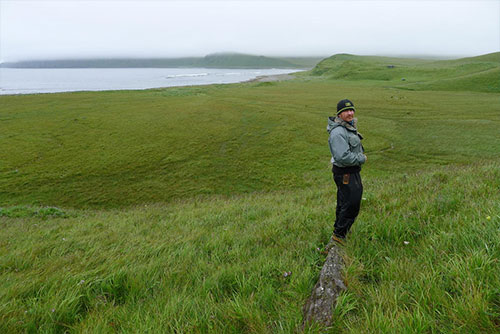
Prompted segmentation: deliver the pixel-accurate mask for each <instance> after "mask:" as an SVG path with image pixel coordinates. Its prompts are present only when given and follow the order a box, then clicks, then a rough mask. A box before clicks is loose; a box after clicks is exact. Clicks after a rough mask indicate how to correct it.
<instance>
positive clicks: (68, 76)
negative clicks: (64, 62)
mask: <svg viewBox="0 0 500 334" xmlns="http://www.w3.org/2000/svg"><path fill="white" fill-rule="evenodd" d="M0 70H2V72H4V71H3V70H5V69H0ZM7 71H8V72H10V73H8V74H9V75H10V78H9V77H8V76H6V74H7V73H2V82H1V83H0V84H1V87H0V96H11V95H31V94H51V93H66V92H89V91H115V90H147V89H161V88H169V87H183V86H204V85H211V84H232V83H245V82H270V81H284V80H290V79H293V78H294V77H295V76H293V75H291V74H293V73H297V72H300V71H301V70H292V69H251V70H249V69H236V70H235V69H205V68H195V69H193V68H190V69H69V70H68V69H36V70H30V69H12V71H11V70H10V69H7ZM123 71H127V72H126V73H123ZM23 72H24V73H23ZM128 72H129V73H128ZM96 78H99V80H96ZM103 82H104V83H105V84H102V83H103Z"/></svg>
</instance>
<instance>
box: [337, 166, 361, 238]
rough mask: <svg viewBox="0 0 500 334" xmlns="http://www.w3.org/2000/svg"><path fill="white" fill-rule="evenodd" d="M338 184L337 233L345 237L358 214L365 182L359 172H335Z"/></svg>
mask: <svg viewBox="0 0 500 334" xmlns="http://www.w3.org/2000/svg"><path fill="white" fill-rule="evenodd" d="M333 179H334V180H335V184H336V185H337V209H336V212H335V213H336V216H335V231H334V233H335V235H336V236H338V237H341V238H345V236H346V234H347V232H349V229H350V228H351V226H352V224H354V220H355V219H356V217H357V216H358V213H359V207H360V205H361V196H362V195H363V184H362V183H361V175H359V173H350V174H333Z"/></svg>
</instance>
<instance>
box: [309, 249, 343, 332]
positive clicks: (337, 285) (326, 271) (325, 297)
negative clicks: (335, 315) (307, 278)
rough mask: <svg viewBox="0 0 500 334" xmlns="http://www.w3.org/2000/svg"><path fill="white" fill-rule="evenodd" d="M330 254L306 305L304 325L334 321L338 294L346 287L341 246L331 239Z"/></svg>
mask: <svg viewBox="0 0 500 334" xmlns="http://www.w3.org/2000/svg"><path fill="white" fill-rule="evenodd" d="M327 249H328V255H327V257H326V260H325V264H324V265H323V268H322V269H321V273H320V275H319V280H318V283H316V285H315V286H314V289H313V292H312V294H311V297H309V299H308V300H307V302H306V304H305V305H304V308H303V312H304V321H303V326H305V325H306V324H308V323H313V322H316V323H318V324H322V325H324V326H329V325H331V323H332V311H333V309H334V308H335V304H336V302H337V297H338V295H339V294H340V293H341V292H342V291H343V290H345V289H346V286H345V284H344V281H343V280H342V269H343V267H344V261H343V259H342V250H341V249H340V247H339V246H338V245H336V244H334V243H333V241H330V243H329V244H328V246H327Z"/></svg>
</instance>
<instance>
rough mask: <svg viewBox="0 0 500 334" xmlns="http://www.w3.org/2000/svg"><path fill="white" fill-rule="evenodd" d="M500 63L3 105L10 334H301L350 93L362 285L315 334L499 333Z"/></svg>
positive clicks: (368, 60) (4, 313) (375, 65)
mask: <svg viewBox="0 0 500 334" xmlns="http://www.w3.org/2000/svg"><path fill="white" fill-rule="evenodd" d="M496 58H498V56H497V55H496V54H493V55H485V56H480V57H474V58H469V59H465V58H464V59H460V60H447V61H435V60H418V59H404V58H384V57H359V56H352V55H336V56H333V57H330V58H328V59H325V60H324V61H322V62H321V63H319V64H318V66H317V67H316V68H315V69H314V70H312V71H310V72H302V73H298V74H295V76H296V77H295V79H293V80H288V81H281V82H276V81H275V82H247V83H240V84H230V85H209V86H198V87H196V86H193V87H172V88H165V89H150V90H143V91H107V92H75V93H57V94H32V95H11V96H8V95H3V96H0V106H1V112H0V142H1V144H2V150H0V162H1V163H0V229H1V231H2V233H0V333H114V332H121V333H134V332H137V333H148V332H149V333H156V332H166V333H235V334H236V333H238V334H239V333H283V334H285V333H297V332H300V328H301V322H302V313H301V307H302V305H303V304H304V302H305V300H306V299H307V298H308V297H309V295H310V293H311V289H312V288H313V286H314V284H315V282H316V280H317V278H318V275H319V271H320V269H321V266H322V264H323V262H324V259H325V256H324V255H322V253H321V251H322V250H323V249H324V247H325V245H326V243H327V241H328V240H329V237H330V235H331V232H332V228H333V221H334V217H335V212H334V210H335V190H336V189H335V186H334V183H333V180H332V176H331V171H330V168H331V165H330V164H329V161H330V152H329V150H328V147H327V133H326V130H325V129H326V123H327V122H326V121H327V117H328V116H331V115H334V113H335V106H336V103H337V101H338V100H340V99H342V98H346V97H347V98H350V99H352V100H353V101H354V103H355V104H356V110H357V111H356V116H357V117H358V119H359V130H360V132H361V133H363V135H364V137H365V139H364V141H363V145H364V147H365V149H366V154H367V156H368V161H367V163H366V165H364V166H363V170H362V177H363V183H364V194H363V201H362V208H361V213H360V216H359V218H358V220H357V221H356V223H355V224H354V226H353V229H352V234H350V235H349V236H348V239H347V244H346V246H345V247H344V253H345V254H344V260H345V262H346V268H345V270H344V278H345V281H346V283H347V285H348V290H347V291H346V292H345V293H343V294H342V295H341V297H340V298H339V300H338V304H337V307H336V308H335V310H333V314H334V322H333V326H332V327H331V328H326V329H325V328H319V327H314V326H313V327H311V328H306V329H305V330H304V332H305V333H314V334H319V333H496V332H498V331H499V330H500V322H499V321H498V319H500V291H499V286H500V276H499V275H498V272H500V264H499V261H498V259H499V258H500V233H499V231H500V192H499V191H498V189H499V188H500V157H499V155H498V148H499V147H500V136H498V135H496V134H498V129H499V128H500V113H499V111H500V93H499V92H498V91H494V90H493V91H490V90H488V89H489V88H488V85H489V84H488V82H489V81H487V78H488V76H489V75H490V74H489V73H490V71H491V72H495V71H496V68H495V67H494V66H493V65H491V64H494V63H495V60H494V59H496ZM388 65H393V66H394V67H392V68H388V67H387V66H388ZM409 69H411V71H410V70H409ZM386 70H388V71H389V72H387V73H390V75H389V74H387V77H388V78H389V79H387V80H382V79H380V78H382V77H383V75H385V74H384V73H385V71H386ZM398 71H399V72H398ZM394 73H396V75H394ZM481 73H482V74H481ZM402 75H404V76H405V78H407V80H406V81H404V82H403V81H401V76H402ZM482 75H484V77H483V76H482ZM417 78H419V81H417ZM459 78H461V79H460V80H459ZM464 78H468V79H467V80H465V79H464ZM461 80H462V81H461ZM472 83H473V84H472ZM419 85H420V86H419ZM425 85H427V86H425ZM430 85H437V86H436V87H438V88H430V87H431V86H430ZM439 85H440V86H439ZM471 87H472V88H471ZM285 272H286V273H287V275H285V274H284V273H285ZM288 273H291V274H288Z"/></svg>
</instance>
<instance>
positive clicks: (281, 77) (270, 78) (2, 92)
mask: <svg viewBox="0 0 500 334" xmlns="http://www.w3.org/2000/svg"><path fill="white" fill-rule="evenodd" d="M231 70H232V69H231ZM245 70H246V69H245ZM306 70H307V69H302V70H293V71H292V72H288V73H281V74H268V75H266V74H264V75H257V76H256V77H254V78H251V79H246V78H241V80H238V81H233V82H196V81H195V82H192V83H191V82H184V83H182V82H180V83H179V84H174V85H167V86H162V85H158V86H156V85H155V86H153V87H151V86H150V87H144V88H142V87H141V88H120V87H110V88H100V89H99V88H94V89H93V88H87V87H82V88H81V89H78V88H73V89H71V88H68V90H56V91H52V90H50V91H43V90H38V91H37V90H36V89H33V90H32V89H29V88H26V89H22V88H19V89H3V87H0V96H17V95H34V94H58V93H59V94H60V93H77V92H104V91H125V90H129V91H135V90H150V89H166V88H171V87H195V86H208V85H228V84H239V83H252V82H277V81H286V80H291V79H294V78H295V76H294V75H293V74H294V73H298V72H302V71H306ZM256 74H257V73H256ZM187 76H189V75H187ZM42 85H43V84H42ZM23 90H28V91H29V92H23ZM9 91H13V92H9Z"/></svg>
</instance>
